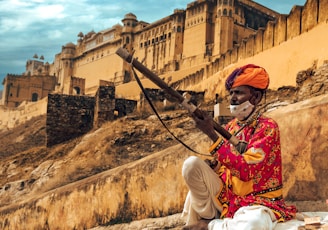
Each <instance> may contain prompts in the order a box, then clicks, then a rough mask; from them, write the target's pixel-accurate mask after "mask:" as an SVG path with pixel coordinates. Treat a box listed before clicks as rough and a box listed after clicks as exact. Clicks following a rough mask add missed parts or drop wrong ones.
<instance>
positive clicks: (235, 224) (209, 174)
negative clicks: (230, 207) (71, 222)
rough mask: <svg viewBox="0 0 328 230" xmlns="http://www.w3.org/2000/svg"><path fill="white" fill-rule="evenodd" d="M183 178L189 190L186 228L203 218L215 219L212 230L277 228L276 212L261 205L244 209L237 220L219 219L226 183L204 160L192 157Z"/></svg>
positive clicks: (185, 164) (183, 172)
mask: <svg viewBox="0 0 328 230" xmlns="http://www.w3.org/2000/svg"><path fill="white" fill-rule="evenodd" d="M182 175H183V177H184V179H185V181H186V183H187V185H188V187H189V192H188V194H187V197H186V200H185V204H184V208H183V213H182V214H183V216H185V215H188V217H187V220H186V225H193V224H196V223H197V222H198V221H199V220H200V219H201V218H204V219H213V218H215V219H214V220H212V221H211V222H210V223H209V225H208V229H209V230H253V229H254V230H255V229H256V230H272V229H273V228H274V227H275V225H276V218H275V215H274V214H273V212H272V211H271V210H270V209H269V208H267V207H265V206H261V205H256V206H248V207H242V208H240V209H239V210H238V211H237V212H236V213H235V215H234V218H225V219H219V216H218V215H219V214H220V212H221V211H222V207H221V206H220V205H219V204H218V203H217V201H216V197H215V196H216V195H217V194H218V192H219V191H220V190H221V188H222V186H223V182H222V180H221V179H220V177H219V176H218V174H217V173H215V172H214V171H213V169H211V168H210V167H209V166H208V165H207V164H206V163H205V162H204V160H202V159H200V158H199V157H196V156H191V157H189V158H188V159H186V160H185V162H184V164H183V167H182Z"/></svg>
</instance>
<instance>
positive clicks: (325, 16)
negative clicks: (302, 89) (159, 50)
mask: <svg viewBox="0 0 328 230" xmlns="http://www.w3.org/2000/svg"><path fill="white" fill-rule="evenodd" d="M327 22H328V2H327V1H325V0H308V1H307V2H306V4H305V5H304V6H294V8H293V9H292V10H291V12H290V14H289V15H281V16H280V17H279V18H278V20H277V22H272V21H270V22H269V23H268V24H267V26H266V27H265V28H260V29H259V30H258V31H257V32H255V33H254V34H253V35H251V36H249V37H248V38H245V39H244V40H243V42H242V43H241V44H235V45H234V48H233V49H231V50H229V51H228V52H226V53H225V54H223V55H221V56H220V57H219V58H216V59H215V60H213V61H211V62H210V63H208V64H204V65H203V66H201V67H199V69H198V70H196V71H194V72H192V73H189V74H188V75H187V76H186V77H184V78H183V77H181V79H179V80H177V81H175V82H174V86H175V87H179V89H190V88H192V86H193V85H197V84H200V83H201V82H202V81H204V80H206V79H207V78H209V77H211V76H214V75H216V74H217V73H218V72H221V73H222V75H221V76H220V78H221V83H222V84H221V87H219V90H218V91H219V92H220V93H222V92H223V91H224V89H223V88H222V86H223V81H224V79H225V78H226V76H227V74H228V73H230V69H231V66H232V65H233V66H238V65H241V64H243V63H245V60H252V62H254V60H257V63H259V64H261V63H266V62H265V60H268V61H270V62H271V63H270V64H267V63H266V64H262V65H263V66H265V67H266V66H269V65H272V66H275V61H277V58H280V59H284V60H286V58H284V56H285V57H286V56H288V55H285V54H286V53H287V52H288V51H289V47H285V50H284V51H282V52H280V53H278V55H276V56H274V55H272V57H271V60H270V58H268V59H265V60H263V59H262V60H261V59H256V56H258V55H259V54H261V53H263V52H265V51H268V52H269V50H272V49H273V48H275V47H278V46H281V45H282V44H283V43H286V42H290V43H289V44H290V45H289V46H291V47H292V46H293V45H292V44H291V42H292V41H293V40H295V39H296V38H297V37H300V36H301V35H304V34H306V33H309V31H310V30H312V29H314V28H315V27H317V26H318V25H325V24H327ZM327 35H328V33H327V32H326V33H324V34H321V35H318V34H317V36H327ZM313 42H314V43H315V42H316V41H313ZM317 42H320V40H319V38H318V40H317ZM304 46H307V47H311V46H312V47H313V43H311V42H309V43H305V44H304V43H303V45H302V46H299V47H298V50H297V51H296V52H297V53H296V55H297V56H300V57H302V58H307V56H308V54H309V52H306V51H305V48H306V47H304ZM325 46H326V42H324V43H323V44H322V47H325ZM292 48H293V50H295V49H294V47H292ZM311 54H314V55H311V58H312V57H313V56H317V59H312V60H310V61H309V62H308V63H309V64H308V65H307V66H304V65H302V64H303V63H297V60H296V59H295V60H293V59H289V60H288V59H287V60H286V61H289V62H294V61H295V63H293V65H294V66H295V65H296V66H297V68H298V70H297V71H300V70H302V69H306V68H308V67H310V65H311V63H313V62H314V61H316V60H318V59H320V58H323V59H327V58H328V55H325V54H323V53H321V50H320V45H318V46H316V47H314V48H313V50H312V52H311ZM288 57H290V56H288ZM292 58H293V57H292ZM322 63H323V61H322ZM322 63H320V64H322ZM273 68H279V66H275V67H273ZM286 68H288V67H285V66H284V68H282V69H281V71H279V72H278V73H280V74H275V73H276V72H277V71H269V73H271V74H270V75H271V82H270V88H273V89H277V88H279V87H282V86H285V85H295V84H296V82H295V78H296V72H294V75H288V76H286V75H285V74H282V73H287V72H288V71H286ZM281 76H284V78H282V77H281ZM215 85H217V84H215ZM202 90H203V89H202ZM207 96H208V97H211V98H213V94H211V95H207Z"/></svg>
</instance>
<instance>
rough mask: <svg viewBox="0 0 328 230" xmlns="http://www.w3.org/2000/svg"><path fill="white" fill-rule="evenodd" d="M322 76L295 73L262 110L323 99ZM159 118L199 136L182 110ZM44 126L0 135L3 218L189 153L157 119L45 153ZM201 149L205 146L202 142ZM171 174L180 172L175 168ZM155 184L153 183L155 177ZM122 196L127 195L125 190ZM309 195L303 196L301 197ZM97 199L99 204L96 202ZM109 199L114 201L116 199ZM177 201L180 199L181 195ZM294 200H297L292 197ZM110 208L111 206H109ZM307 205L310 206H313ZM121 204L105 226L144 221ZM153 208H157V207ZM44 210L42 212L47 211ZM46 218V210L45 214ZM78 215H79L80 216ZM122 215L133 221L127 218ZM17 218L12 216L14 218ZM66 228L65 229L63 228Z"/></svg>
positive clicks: (37, 123)
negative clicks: (174, 153)
mask: <svg viewBox="0 0 328 230" xmlns="http://www.w3.org/2000/svg"><path fill="white" fill-rule="evenodd" d="M327 75H328V66H327V65H323V66H321V67H320V68H315V69H308V70H304V71H301V72H299V74H298V75H297V77H296V81H297V85H298V86H297V87H283V88H281V89H279V90H278V91H269V92H268V94H267V96H266V105H267V106H266V109H267V110H273V109H274V108H278V107H282V106H286V105H288V104H293V103H295V102H298V101H303V100H304V99H309V98H312V97H314V96H318V95H322V94H326V93H327V91H328V84H327ZM212 108H213V102H211V103H208V104H207V105H203V109H206V110H208V111H209V112H211V110H212ZM161 117H162V118H163V120H164V122H165V123H166V124H167V125H168V127H169V128H170V130H171V131H172V132H173V133H174V134H175V135H176V136H177V137H179V138H180V139H181V140H183V141H185V142H187V143H188V141H189V140H190V139H192V138H193V136H194V135H199V131H198V130H197V129H195V127H194V123H193V121H192V120H191V118H190V117H189V116H188V114H187V113H186V112H185V111H181V110H176V111H170V112H164V113H161ZM309 122H310V121H309ZM44 125H45V117H43V116H40V117H38V118H34V119H32V120H30V121H29V122H27V123H26V124H24V125H21V126H19V127H16V128H14V129H12V130H10V131H6V132H5V131H3V132H1V133H0V135H1V136H0V138H1V140H3V141H2V142H1V146H0V149H1V155H0V156H1V169H2V173H1V181H0V182H1V190H0V199H1V202H0V203H1V207H0V216H3V217H4V216H5V215H4V214H5V213H10V210H12V211H13V210H16V209H17V208H18V206H17V207H16V205H15V204H20V205H19V207H21V208H23V212H25V215H27V216H29V214H27V213H30V211H31V209H30V208H32V207H33V205H32V206H31V207H30V205H28V204H30V203H29V201H33V200H36V202H37V200H38V199H40V198H41V197H42V196H44V195H45V194H49V193H50V194H56V190H58V191H61V190H62V189H65V190H66V189H68V190H66V191H67V192H65V193H66V194H67V195H69V194H71V193H72V191H73V190H76V189H77V191H79V190H80V189H81V188H82V184H85V185H87V184H88V183H90V182H88V180H87V179H88V178H90V181H91V179H92V178H97V176H98V175H99V181H100V180H101V179H100V178H101V175H102V173H101V172H103V173H108V172H111V170H115V169H117V170H119V168H120V167H119V166H121V167H123V168H122V169H123V172H124V173H125V172H126V170H124V168H125V167H124V165H126V164H128V163H129V162H131V163H132V162H136V161H138V160H139V159H142V158H145V159H146V156H151V155H158V153H160V151H161V150H164V151H163V153H162V154H163V157H164V156H165V150H166V149H168V148H169V147H170V146H175V145H178V148H179V149H180V150H182V151H184V152H185V153H188V150H186V149H184V148H183V147H182V146H181V145H180V144H178V143H177V141H175V140H174V139H173V137H172V136H171V135H170V134H169V133H168V132H167V131H166V130H165V129H164V128H163V127H162V126H161V125H160V123H159V121H158V120H157V118H156V117H155V116H154V115H151V114H148V115H141V114H133V115H131V116H126V117H124V118H121V119H119V120H117V121H113V122H107V123H105V124H104V125H103V126H102V127H101V128H99V129H95V130H92V131H91V132H89V133H88V134H86V135H84V136H82V137H81V138H76V139H74V140H73V141H69V142H66V143H63V144H59V145H56V146H54V147H51V148H46V147H44V145H43V143H44V141H45V131H44ZM203 144H204V145H206V142H204V143H203ZM192 146H193V145H192ZM156 164H157V163H154V162H152V161H151V160H150V161H145V163H144V164H143V165H145V166H147V168H148V167H150V168H149V169H148V170H150V171H151V168H153V167H155V165H156ZM175 170H177V171H179V172H180V168H179V167H177V168H175ZM113 173H114V171H113ZM124 173H123V174H124ZM135 173H137V174H140V173H141V174H143V173H145V172H144V171H143V170H142V171H138V172H135ZM150 175H151V173H150ZM155 175H156V174H154V176H155ZM135 176H136V175H135ZM154 179H155V180H156V178H154ZM116 180H118V181H121V180H123V179H119V178H116ZM74 182H75V183H74ZM76 183H78V184H76ZM287 187H288V186H287ZM68 191H70V192H68ZM123 191H124V190H123ZM170 191H171V192H176V191H173V190H170ZM124 192H125V193H128V192H129V191H124ZM135 192H136V191H135ZM158 195H160V194H158ZM166 195H167V194H166ZM166 195H165V194H161V195H160V196H164V197H165V196H166ZM309 195H310V194H307V193H305V192H302V196H303V197H308V196H309ZM96 196H98V195H96ZM56 197H57V198H56V199H55V200H57V199H59V200H58V205H60V202H65V198H64V197H61V198H59V195H57V196H56ZM98 198H99V199H102V198H101V197H98ZM113 199H114V200H115V198H113ZM181 199H182V200H183V196H182V197H181ZM293 199H296V200H297V198H296V197H294V198H293ZM60 200H61V201H60ZM111 203H112V204H113V202H111ZM114 203H115V202H114ZM310 204H311V205H313V203H310ZM39 205H41V203H39V204H38V206H39ZM53 205H56V203H54V204H53ZM126 205H127V206H126V209H125V212H124V213H121V214H118V216H117V218H116V219H113V220H112V221H111V222H110V223H107V224H114V223H119V222H120V221H121V222H127V221H128V220H129V218H130V221H131V220H134V219H140V218H145V217H144V213H142V212H140V213H138V214H133V213H134V211H133V210H130V209H129V204H126ZM154 205H155V206H157V205H158V204H154ZM41 206H42V205H41ZM43 207H44V208H45V210H47V209H48V208H47V207H45V206H43ZM300 207H301V208H302V210H313V207H310V206H304V204H303V206H300ZM316 207H317V208H320V209H321V210H324V207H323V206H322V204H317V206H316ZM24 208H25V209H26V210H25V211H24ZM49 208H50V207H49ZM90 208H94V204H90ZM171 208H172V212H171V214H174V213H176V212H179V211H181V208H179V207H171ZM173 210H174V211H173ZM313 211H314V210H313ZM46 213H47V212H46V211H45V212H44V214H46ZM82 213H83V212H82ZM82 213H81V216H83V214H82ZM32 215H33V214H32ZM127 215H132V216H130V217H128V216H127ZM153 215H154V216H153V217H158V216H161V215H160V214H156V213H154V214H153ZM18 216H19V215H18V214H17V215H16V217H18ZM148 217H149V216H148ZM12 218H13V217H12ZM12 218H10V219H12ZM40 218H41V216H40ZM47 218H48V221H50V219H51V218H52V217H51V215H50V216H48V217H47ZM49 218H50V219H49ZM73 219H76V220H77V221H78V220H79V216H78V215H77V216H74V218H73ZM73 219H72V220H73ZM102 219H106V217H101V216H99V222H98V223H99V224H100V223H101V222H102V221H101V220H102ZM3 220H5V219H3ZM26 220H27V219H26ZM40 220H41V219H40ZM42 223H43V222H40V223H38V224H39V226H42ZM63 223H65V222H63ZM49 224H50V222H49ZM72 224H73V222H72ZM180 224H181V223H180ZM0 226H2V227H6V226H7V227H8V229H12V228H11V227H9V226H15V224H14V223H13V222H12V221H10V220H9V219H6V221H5V222H3V221H0ZM88 226H89V225H88ZM62 227H63V226H62ZM66 227H68V226H65V227H64V228H66Z"/></svg>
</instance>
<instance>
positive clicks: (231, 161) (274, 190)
mask: <svg viewBox="0 0 328 230" xmlns="http://www.w3.org/2000/svg"><path fill="white" fill-rule="evenodd" d="M242 125H243V124H242V123H240V122H239V121H238V120H237V119H234V120H232V121H231V122H229V123H228V124H227V125H226V129H227V130H229V132H230V133H232V134H235V133H236V132H237V131H238V130H239V129H240V128H241V127H242ZM237 137H238V138H239V139H240V140H244V141H246V142H248V145H247V150H246V151H245V152H244V153H243V154H240V153H238V152H237V151H236V150H235V148H234V147H233V146H232V145H231V144H230V143H229V142H228V141H225V142H224V144H223V145H222V146H221V147H220V148H219V150H218V152H217V154H218V161H219V162H220V163H221V165H222V166H221V168H220V170H219V175H220V177H221V178H222V181H223V182H224V183H225V186H224V188H223V189H222V191H221V192H220V193H219V194H218V195H217V198H218V201H219V203H221V205H222V206H223V211H222V213H221V217H233V216H234V213H235V212H236V211H237V210H238V209H239V208H240V207H243V206H249V205H263V206H266V207H268V208H270V209H271V210H272V211H273V212H274V213H275V216H276V218H277V220H278V221H280V222H281V221H285V220H289V219H292V218H293V217H294V216H295V214H296V207H294V206H288V205H286V204H285V202H284V199H283V197H282V162H281V149H280V134H279V128H278V125H277V123H276V122H275V121H274V120H272V119H270V118H267V117H264V116H259V117H257V118H256V119H254V120H253V121H252V123H251V124H249V125H246V126H245V127H244V129H243V130H242V131H241V132H240V133H239V134H237Z"/></svg>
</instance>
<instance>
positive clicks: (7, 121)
mask: <svg viewBox="0 0 328 230" xmlns="http://www.w3.org/2000/svg"><path fill="white" fill-rule="evenodd" d="M47 102H48V100H47V98H43V99H41V100H39V101H37V102H23V103H22V104H21V105H20V106H19V107H17V108H6V107H4V106H2V107H0V130H2V129H11V128H14V127H15V126H17V125H19V124H23V123H24V122H26V121H27V120H29V119H31V118H32V117H36V116H40V115H43V114H46V112H47Z"/></svg>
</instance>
